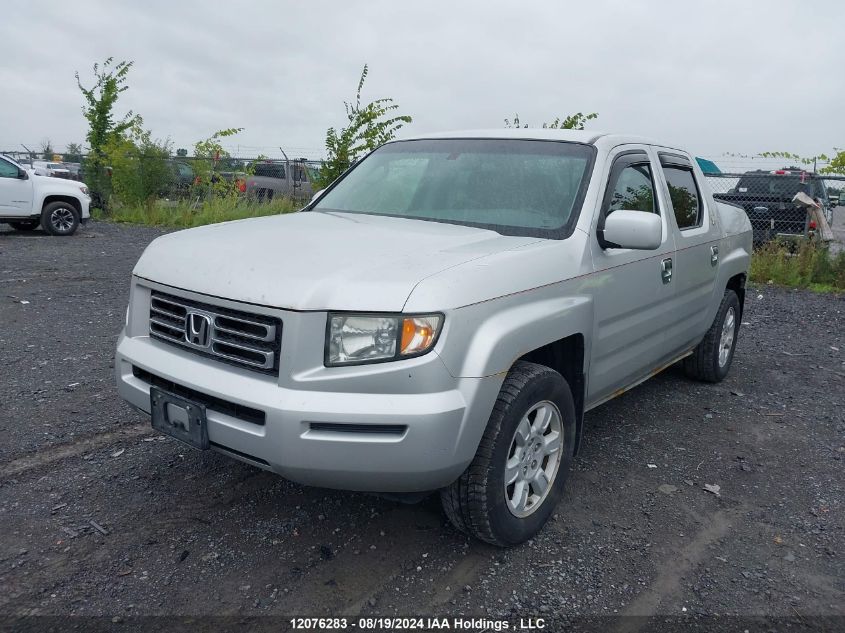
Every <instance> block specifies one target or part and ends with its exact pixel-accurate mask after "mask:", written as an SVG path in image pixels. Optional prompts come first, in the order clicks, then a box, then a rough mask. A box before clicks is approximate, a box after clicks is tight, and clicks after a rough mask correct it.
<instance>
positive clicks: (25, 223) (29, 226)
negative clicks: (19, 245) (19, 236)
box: [9, 220, 41, 231]
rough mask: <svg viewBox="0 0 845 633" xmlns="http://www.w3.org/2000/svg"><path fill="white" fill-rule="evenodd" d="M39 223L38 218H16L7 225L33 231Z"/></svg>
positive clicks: (16, 228)
mask: <svg viewBox="0 0 845 633" xmlns="http://www.w3.org/2000/svg"><path fill="white" fill-rule="evenodd" d="M39 224H41V222H39V221H38V220H16V221H14V222H9V225H10V226H11V227H12V228H13V229H15V230H16V231H34V230H35V229H37V228H38V225H39Z"/></svg>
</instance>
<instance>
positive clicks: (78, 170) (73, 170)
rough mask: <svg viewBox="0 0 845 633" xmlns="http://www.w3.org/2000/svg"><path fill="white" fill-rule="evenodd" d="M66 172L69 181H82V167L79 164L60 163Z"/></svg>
mask: <svg viewBox="0 0 845 633" xmlns="http://www.w3.org/2000/svg"><path fill="white" fill-rule="evenodd" d="M62 165H64V168H65V169H67V170H68V173H69V174H70V176H69V178H70V179H71V180H82V165H81V164H80V163H62Z"/></svg>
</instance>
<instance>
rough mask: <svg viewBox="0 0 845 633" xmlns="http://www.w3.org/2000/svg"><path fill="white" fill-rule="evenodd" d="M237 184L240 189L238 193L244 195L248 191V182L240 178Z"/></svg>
mask: <svg viewBox="0 0 845 633" xmlns="http://www.w3.org/2000/svg"><path fill="white" fill-rule="evenodd" d="M235 184H236V185H237V187H238V191H240V192H241V193H244V192H245V191H246V181H245V180H241V179H240V178H238V179H237V180H236V181H235Z"/></svg>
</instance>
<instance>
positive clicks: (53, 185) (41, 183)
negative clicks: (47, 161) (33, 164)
mask: <svg viewBox="0 0 845 633" xmlns="http://www.w3.org/2000/svg"><path fill="white" fill-rule="evenodd" d="M26 172H27V173H28V174H29V177H30V178H32V181H33V184H35V185H36V186H37V187H40V188H42V189H43V188H49V189H51V190H59V189H61V190H62V191H68V192H71V193H73V194H74V195H76V196H79V195H81V189H82V187H86V186H87V185H86V184H85V183H84V182H80V181H78V180H70V179H69V178H56V177H54V176H42V175H41V174H36V173H35V170H34V169H27V170H26Z"/></svg>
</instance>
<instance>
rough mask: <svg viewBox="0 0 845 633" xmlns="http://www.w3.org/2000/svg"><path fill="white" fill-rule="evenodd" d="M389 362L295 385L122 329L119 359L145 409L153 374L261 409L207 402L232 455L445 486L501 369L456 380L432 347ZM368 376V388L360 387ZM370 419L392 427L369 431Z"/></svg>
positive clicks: (416, 487)
mask: <svg viewBox="0 0 845 633" xmlns="http://www.w3.org/2000/svg"><path fill="white" fill-rule="evenodd" d="M314 316H316V315H314ZM323 318H324V317H323ZM289 321H290V320H289ZM323 322H324V321H323ZM392 365H394V367H391V368H388V367H386V365H384V364H383V365H381V366H379V367H378V368H374V367H373V366H361V367H359V368H343V372H344V374H343V376H344V378H343V379H341V380H339V381H335V382H334V383H333V385H334V388H333V389H331V390H322V389H314V385H313V384H311V385H308V384H305V383H303V384H302V385H297V384H296V381H295V380H293V379H292V378H291V375H295V374H288V375H287V376H285V375H284V374H281V376H282V377H281V378H278V377H275V376H264V375H257V374H255V373H254V372H250V371H248V370H241V369H239V368H233V367H230V366H227V365H225V364H222V363H220V362H217V361H214V360H210V359H206V358H203V357H200V356H197V355H195V354H192V353H191V352H190V351H185V350H181V349H178V348H174V347H173V346H169V345H167V344H164V343H161V342H159V341H157V340H155V339H151V338H150V337H149V336H134V337H130V336H128V335H127V334H126V332H125V331H124V332H122V333H121V335H120V339H119V341H118V346H117V352H116V357H115V372H116V378H117V387H118V391H119V393H120V395H121V396H122V397H123V398H124V399H125V400H127V401H128V402H130V403H131V404H132V405H134V406H135V407H137V408H138V409H141V410H142V411H144V412H146V413H149V412H150V396H149V391H150V382H149V379H144V377H145V376H147V375H148V374H153V375H155V376H156V377H158V378H160V379H162V380H164V381H167V382H172V383H175V384H177V385H179V386H180V387H182V388H187V389H190V390H193V391H195V392H197V393H199V394H204V395H206V396H210V397H212V398H217V399H220V400H225V401H227V402H229V403H233V404H236V405H240V406H246V407H250V408H252V409H257V410H260V411H261V412H263V413H264V416H265V417H264V424H263V425H262V424H256V423H254V422H251V421H247V420H245V419H239V418H238V417H233V415H229V414H227V413H224V412H222V411H221V410H215V407H214V406H213V405H206V406H207V418H208V435H209V440H210V441H211V443H212V448H213V449H215V450H218V451H220V452H223V453H226V454H228V455H230V456H232V457H234V458H236V459H240V460H242V461H245V462H248V463H251V464H254V465H256V466H259V467H261V468H264V469H266V470H271V471H274V472H276V473H278V474H280V475H282V476H284V477H287V478H289V479H291V480H294V481H297V482H300V483H303V484H308V485H314V486H323V487H329V488H341V489H346V490H365V491H372V492H420V491H427V490H434V489H437V488H440V487H442V486H445V485H447V484H449V483H451V482H452V481H454V480H455V479H456V478H457V477H458V476H459V475H460V474H461V473H462V472H463V470H464V469H465V468H466V467H467V465H468V464H469V462H470V461H471V460H472V458H473V456H474V455H475V451H476V449H477V447H478V442H479V441H480V438H481V435H482V433H483V431H484V428H485V426H486V424H487V419H488V417H489V415H490V411H491V410H492V408H493V404H494V402H495V400H496V397H497V395H498V392H499V388H500V387H501V383H502V380H503V377H502V376H491V377H488V378H465V379H457V378H452V377H451V375H450V374H449V373H448V371H447V370H446V367H445V365H443V362H442V361H441V360H440V358H439V357H438V356H437V355H436V354H435V353H429V354H427V355H426V356H423V357H419V358H416V359H410V360H407V361H398V362H396V363H392ZM133 367H134V368H137V369H135V371H134V372H133ZM138 370H141V371H138ZM356 370H357V371H356ZM325 371H331V370H325ZM386 374H396V375H400V374H401V377H402V379H404V380H406V381H408V380H409V379H411V380H416V381H423V384H425V385H431V386H433V387H435V389H434V390H432V391H431V392H416V393H408V392H405V393H401V392H400V393H395V392H386V391H385V389H384V387H385V386H389V385H395V384H396V382H395V380H396V376H395V375H393V376H391V375H387V376H386ZM139 376H141V377H139ZM368 377H369V378H371V381H370V385H371V388H362V386H361V385H362V384H367V379H368ZM362 380H364V381H365V382H364V383H362V382H361V381H362ZM418 384H419V383H418ZM350 385H354V386H353V387H352V388H350ZM392 391H397V390H396V389H393V390H392ZM220 408H223V407H218V409H220ZM349 425H355V426H354V427H353V426H349ZM368 425H384V427H390V428H391V429H392V432H390V433H387V432H384V431H382V432H372V433H371V432H367V431H366V429H367V428H368ZM371 428H376V427H371ZM397 428H401V431H399V432H397ZM347 429H348V430H347ZM353 429H354V430H353Z"/></svg>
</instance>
